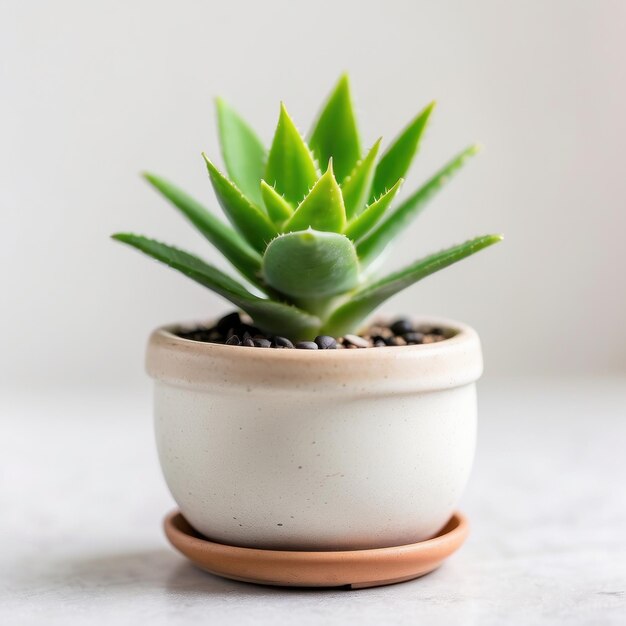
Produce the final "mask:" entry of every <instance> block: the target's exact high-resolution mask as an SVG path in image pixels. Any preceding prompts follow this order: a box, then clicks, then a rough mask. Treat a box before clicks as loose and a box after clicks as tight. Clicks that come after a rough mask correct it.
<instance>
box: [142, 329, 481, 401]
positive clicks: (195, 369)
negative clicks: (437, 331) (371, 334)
mask: <svg viewBox="0 0 626 626" xmlns="http://www.w3.org/2000/svg"><path fill="white" fill-rule="evenodd" d="M378 319H381V318H380V317H379V318H378ZM410 319H412V320H413V321H414V322H415V323H416V324H420V325H432V326H437V327H440V328H444V329H445V330H446V331H448V332H450V331H452V332H453V333H454V335H453V336H452V337H450V338H448V339H445V340H444V341H440V342H437V343H431V344H419V345H410V346H385V347H380V348H361V349H354V350H349V349H345V350H297V349H294V350H277V349H272V348H256V347H255V348H247V347H245V346H227V345H224V344H214V343H208V342H202V341H195V340H192V339H185V338H182V337H179V336H178V335H176V334H175V333H176V332H177V331H178V330H180V329H181V328H184V327H185V326H187V325H184V324H180V323H175V324H168V325H165V326H161V327H159V328H157V329H156V330H154V331H153V333H152V334H151V336H150V339H149V342H148V350H147V354H146V370H147V372H148V374H149V375H150V376H151V377H152V378H154V379H156V380H159V381H163V382H166V383H168V384H172V385H175V386H180V387H194V388H215V387H216V386H217V387H221V388H222V389H226V388H229V387H231V386H232V385H233V384H235V385H237V384H239V385H250V384H252V385H253V386H254V388H255V389H254V390H255V391H257V390H261V391H262V390H263V389H264V388H268V389H271V390H276V389H277V388H282V389H300V390H302V388H303V387H304V386H307V387H310V386H311V385H312V384H313V383H317V386H318V388H319V389H320V390H321V389H322V388H323V389H324V390H327V391H331V390H332V388H337V387H339V388H341V387H343V388H344V391H345V387H346V386H347V382H349V383H350V387H351V388H355V387H358V388H360V389H361V391H362V392H364V393H366V392H368V391H375V390H378V392H380V390H381V388H383V387H384V389H385V390H390V391H392V392H401V391H420V390H422V391H428V390H435V389H445V388H450V387H457V386H460V385H463V384H468V383H472V382H474V381H476V380H477V379H478V378H479V377H480V375H481V373H482V369H483V364H482V354H481V348H480V340H479V338H478V334H477V333H476V331H475V330H474V329H473V328H471V327H470V326H468V325H467V324H464V323H462V322H457V321H454V320H448V319H445V318H439V317H411V318H410Z"/></svg>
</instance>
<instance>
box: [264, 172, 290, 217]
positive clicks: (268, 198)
mask: <svg viewBox="0 0 626 626" xmlns="http://www.w3.org/2000/svg"><path fill="white" fill-rule="evenodd" d="M261 195H262V197H263V203H264V204H265V208H266V209H267V214H268V215H269V216H270V219H271V220H272V221H273V222H274V224H275V225H276V226H277V227H280V225H281V224H283V223H284V222H285V220H288V219H289V218H290V217H291V216H292V215H293V207H292V206H291V204H289V202H287V200H285V198H283V197H282V196H281V195H280V194H279V193H278V192H277V191H276V189H274V187H271V186H270V185H268V184H267V183H266V182H265V181H264V180H262V181H261Z"/></svg>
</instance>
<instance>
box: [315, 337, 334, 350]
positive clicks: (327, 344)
mask: <svg viewBox="0 0 626 626" xmlns="http://www.w3.org/2000/svg"><path fill="white" fill-rule="evenodd" d="M315 343H316V344H317V347H318V348H319V349H320V350H335V349H336V348H337V342H336V341H335V338H334V337H330V336H329V335H318V336H317V337H315Z"/></svg>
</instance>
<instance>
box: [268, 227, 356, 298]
mask: <svg viewBox="0 0 626 626" xmlns="http://www.w3.org/2000/svg"><path fill="white" fill-rule="evenodd" d="M263 276H264V278H265V280H266V281H267V283H268V284H269V285H271V286H272V287H273V288H274V289H276V290H277V291H279V292H281V293H284V294H286V295H287V296H289V297H290V298H295V299H298V298H303V299H321V298H325V297H327V296H332V295H336V294H338V293H343V292H345V291H348V290H350V289H353V288H354V287H356V286H357V284H358V281H359V261H358V259H357V256H356V251H355V249H354V246H353V245H352V242H351V241H350V240H349V239H348V238H347V237H345V236H344V235H340V234H337V233H327V232H320V231H316V230H305V231H300V232H295V233H288V234H286V235H279V236H278V237H277V238H276V239H274V241H272V242H271V243H270V245H269V246H268V247H267V250H266V251H265V255H264V256H263Z"/></svg>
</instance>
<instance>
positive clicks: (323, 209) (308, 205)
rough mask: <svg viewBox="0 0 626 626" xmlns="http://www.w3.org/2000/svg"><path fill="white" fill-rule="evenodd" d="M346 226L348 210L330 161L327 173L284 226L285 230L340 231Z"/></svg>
mask: <svg viewBox="0 0 626 626" xmlns="http://www.w3.org/2000/svg"><path fill="white" fill-rule="evenodd" d="M345 226H346V210H345V208H344V206H343V197H342V195H341V188H340V187H339V185H338V184H337V180H336V179H335V175H334V174H333V163H332V161H329V163H328V169H327V170H326V173H325V174H324V175H323V176H322V177H321V178H320V179H319V180H318V181H317V182H316V183H315V185H314V186H313V189H311V191H310V192H309V194H308V195H307V196H306V198H304V200H303V201H302V202H301V203H300V205H299V206H298V208H297V209H296V210H295V212H294V214H293V215H292V216H291V217H290V218H289V220H288V221H287V222H286V224H285V225H284V226H283V231H284V232H290V231H295V230H306V229H307V228H315V229H316V230H325V231H330V232H337V233H340V232H342V231H343V229H344V228H345Z"/></svg>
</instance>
